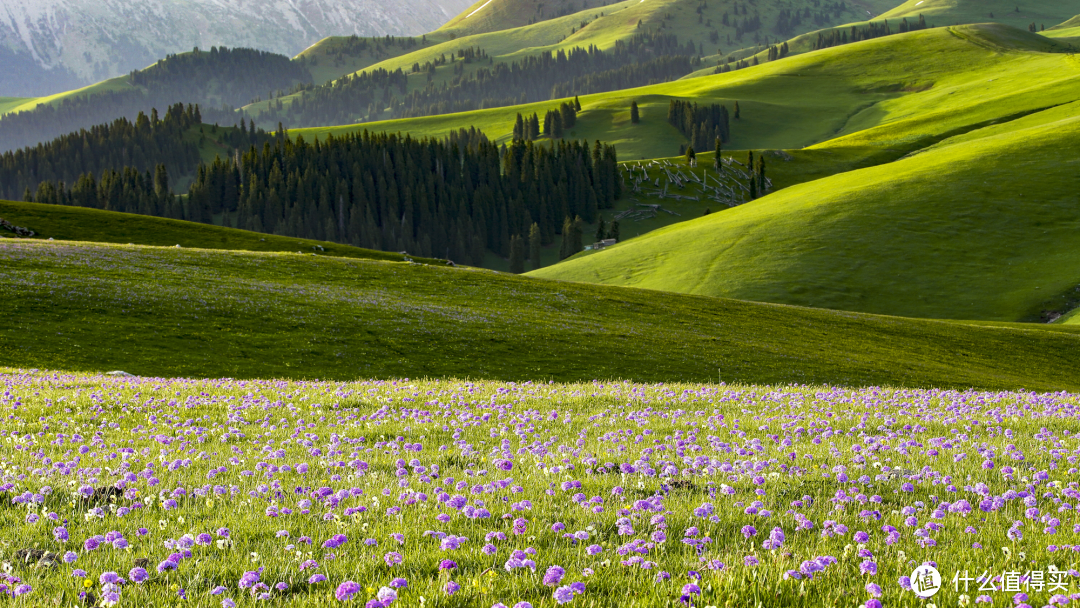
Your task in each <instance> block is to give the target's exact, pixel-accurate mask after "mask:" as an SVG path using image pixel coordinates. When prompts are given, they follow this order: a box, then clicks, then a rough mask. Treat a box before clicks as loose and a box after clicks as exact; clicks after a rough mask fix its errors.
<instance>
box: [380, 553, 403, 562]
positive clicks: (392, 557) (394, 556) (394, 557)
mask: <svg viewBox="0 0 1080 608" xmlns="http://www.w3.org/2000/svg"><path fill="white" fill-rule="evenodd" d="M383 561H385V562H386V565H387V566H396V565H398V564H400V563H401V562H402V561H403V558H402V557H401V554H400V553H398V552H396V551H391V552H389V553H387V554H386V555H384V556H383Z"/></svg>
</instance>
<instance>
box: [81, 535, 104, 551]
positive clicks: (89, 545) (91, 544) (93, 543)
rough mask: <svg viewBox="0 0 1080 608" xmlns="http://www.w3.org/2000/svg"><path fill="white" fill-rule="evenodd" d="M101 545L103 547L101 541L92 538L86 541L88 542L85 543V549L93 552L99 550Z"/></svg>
mask: <svg viewBox="0 0 1080 608" xmlns="http://www.w3.org/2000/svg"><path fill="white" fill-rule="evenodd" d="M99 545H101V541H99V540H98V539H96V538H93V537H90V538H88V539H86V542H84V543H83V549H86V550H87V551H93V550H94V549H97V548H98V546H99Z"/></svg>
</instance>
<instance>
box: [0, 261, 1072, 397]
mask: <svg viewBox="0 0 1080 608" xmlns="http://www.w3.org/2000/svg"><path fill="white" fill-rule="evenodd" d="M0 268H2V269H3V270H2V271H0V272H2V273H3V278H4V281H3V284H4V288H3V289H0V307H2V308H3V310H4V311H5V312H4V323H3V324H0V365H12V366H18V367H23V368H26V367H42V368H49V369H65V370H83V371H106V370H113V369H121V370H125V371H128V372H131V373H135V374H141V375H171V376H198V377H221V376H231V377H237V378H248V377H286V378H333V379H354V378H358V377H366V378H370V377H381V378H386V377H394V378H400V377H402V376H408V377H444V376H453V377H459V378H461V377H469V378H500V379H504V380H519V379H520V380H523V379H535V380H544V379H556V380H589V379H608V378H628V379H636V380H643V381H664V382H670V381H677V380H697V381H702V380H708V379H716V378H717V377H718V376H719V377H720V378H721V379H723V380H725V381H728V382H732V381H739V382H742V381H746V382H749V381H755V382H763V383H788V382H797V383H834V384H843V385H849V386H850V385H868V384H869V385H906V386H936V387H958V388H963V387H970V386H976V387H983V388H1020V387H1023V388H1027V389H1071V390H1076V389H1078V388H1080V384H1078V383H1077V380H1076V376H1075V373H1074V368H1075V361H1076V358H1077V357H1078V356H1080V335H1077V334H1075V333H1074V332H1070V331H1046V330H1042V329H1038V328H1032V329H1026V328H1013V327H984V326H976V325H967V324H957V323H949V322H940V321H925V320H912V319H901V318H892V317H878V316H872V315H864V314H857V313H846V312H833V311H824V310H814V309H806V308H796V307H789V306H780V305H770V304H753V303H747V302H738V301H733V300H723V299H713V298H703V297H696V296H686V295H679V294H664V293H655V292H648V291H642V290H632V289H622V288H617V287H599V286H591V285H576V284H569V283H557V282H550V281H540V280H536V279H529V278H524V277H513V276H508V275H503V274H499V273H494V272H490V271H478V270H472V269H466V268H439V267H433V266H424V265H416V264H408V263H401V262H398V263H391V262H378V261H370V260H354V259H343V258H332V257H323V256H311V255H296V254H284V253H250V252H225V251H211V250H198V249H175V248H151V247H140V246H117V245H100V244H89V243H66V242H65V243H57V242H40V241H36V242H35V241H25V240H23V241H11V240H0ZM657 311H662V314H658V313H657Z"/></svg>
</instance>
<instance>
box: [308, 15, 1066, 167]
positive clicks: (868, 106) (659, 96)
mask: <svg viewBox="0 0 1080 608" xmlns="http://www.w3.org/2000/svg"><path fill="white" fill-rule="evenodd" d="M1065 49H1066V45H1064V44H1061V43H1058V42H1055V41H1053V40H1050V39H1047V38H1045V37H1043V36H1039V35H1036V34H1030V33H1028V32H1026V31H1020V30H1016V29H1013V28H1009V27H1006V26H999V25H981V26H964V27H959V28H939V29H934V30H928V31H921V32H913V33H909V34H903V35H896V36H891V37H887V38H880V39H876V40H871V41H868V42H864V43H859V44H853V45H847V46H842V47H834V48H830V49H825V50H822V51H816V52H812V53H806V54H803V55H798V56H795V57H790V58H786V59H784V60H781V61H775V62H770V63H766V64H762V65H759V66H755V67H751V68H747V69H744V70H739V71H736V72H731V73H727V74H720V75H715V76H705V77H701V78H694V79H690V80H681V81H678V82H673V83H666V84H660V85H654V86H648V87H642V88H639V89H628V90H623V91H615V92H611V93H603V94H598V95H588V96H583V97H582V98H581V102H582V106H583V113H582V114H581V116H580V118H579V121H578V125H577V126H576V127H575V129H574V130H573V131H572V132H571V133H570V134H568V136H569V137H570V138H579V139H580V138H588V139H590V140H591V139H600V140H604V141H607V142H610V143H614V144H615V145H616V147H617V149H618V150H619V153H620V158H622V159H640V158H658V157H659V158H663V157H668V156H671V155H673V154H675V153H677V152H678V147H679V144H680V143H684V142H685V141H686V139H685V138H684V137H683V136H682V135H681V134H680V133H679V132H678V131H677V130H675V128H674V127H671V126H670V125H669V124H668V123H667V106H668V102H669V100H670V99H672V98H679V99H693V100H695V101H697V102H699V103H724V104H726V105H727V106H728V107H729V109H730V108H733V106H734V103H735V101H738V102H739V104H740V107H741V108H742V117H743V118H742V120H740V121H733V122H732V141H731V142H730V143H729V144H728V145H729V147H731V148H733V149H793V148H802V147H806V146H812V145H814V144H819V143H822V142H825V141H827V140H831V139H834V138H836V137H838V136H844V135H848V134H851V133H854V132H856V131H863V132H864V134H865V135H867V137H869V138H872V140H873V141H866V142H861V143H859V144H858V145H859V146H862V147H884V148H893V149H898V150H904V151H913V150H915V149H918V147H920V146H921V145H925V142H926V141H932V140H933V139H934V138H936V137H940V136H941V135H942V134H947V133H949V132H952V131H954V130H957V129H965V128H971V127H972V126H973V125H977V124H980V123H983V122H986V121H991V120H1000V119H1002V118H1004V117H1007V116H1010V115H1012V114H1014V113H1016V112H1022V111H1031V110H1033V109H1038V108H1043V107H1047V106H1050V105H1054V104H1057V103H1063V102H1065V101H1071V100H1072V99H1075V98H1076V95H1077V93H1078V91H1080V89H1078V87H1077V86H1076V82H1075V79H1074V77H1073V75H1074V71H1073V69H1072V68H1071V67H1070V66H1072V65H1073V64H1071V63H1070V61H1071V60H1070V59H1068V58H1067V57H1066V56H1065V55H1064V54H1059V53H1058V52H1057V51H1064V50H1065ZM901 66H902V67H901ZM1066 68H1067V69H1066ZM631 101H637V102H638V104H639V106H640V108H641V111H642V117H643V120H642V123H641V124H638V125H633V124H631V123H630V120H629V107H630V103H631ZM558 103H559V102H558V101H554V102H540V103H535V104H527V105H524V106H514V107H509V108H494V109H489V110H479V111H475V112H466V113H460V114H450V115H444V116H431V117H424V118H415V119H403V120H394V121H385V122H377V123H369V124H363V125H352V126H344V127H321V128H312V129H295V130H292V131H290V133H292V134H293V135H294V136H296V135H304V136H305V137H309V138H310V137H311V136H323V135H325V134H327V133H345V132H356V131H361V130H365V129H367V130H371V131H389V132H409V133H412V134H414V135H431V136H442V135H445V134H446V133H448V132H449V131H450V130H452V129H455V128H460V127H461V126H463V125H472V126H476V127H477V128H479V129H481V130H483V131H484V132H485V133H486V134H487V135H488V137H490V138H492V139H494V140H496V141H507V140H508V139H509V138H510V135H511V131H512V129H513V123H514V116H515V115H516V114H517V113H518V112H522V113H528V114H532V113H533V112H536V113H539V114H541V115H543V113H544V112H545V111H547V110H548V109H551V108H552V107H556V106H557V105H558ZM872 128H877V129H878V130H876V131H868V129H872ZM927 138H929V139H927ZM851 145H856V144H855V143H854V142H845V146H851Z"/></svg>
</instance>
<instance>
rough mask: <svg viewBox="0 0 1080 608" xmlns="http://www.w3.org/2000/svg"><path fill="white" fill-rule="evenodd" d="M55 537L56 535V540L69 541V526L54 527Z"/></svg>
mask: <svg viewBox="0 0 1080 608" xmlns="http://www.w3.org/2000/svg"><path fill="white" fill-rule="evenodd" d="M53 537H55V538H56V540H58V541H60V542H62V543H63V542H67V540H68V538H69V537H68V531H67V528H65V527H63V526H58V527H56V528H53Z"/></svg>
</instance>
